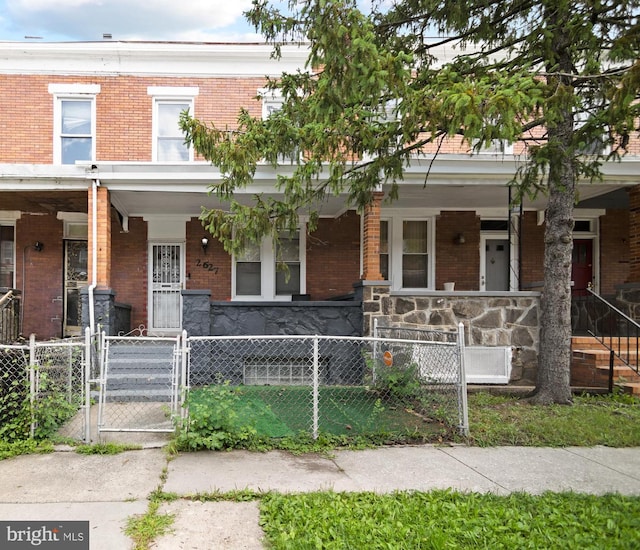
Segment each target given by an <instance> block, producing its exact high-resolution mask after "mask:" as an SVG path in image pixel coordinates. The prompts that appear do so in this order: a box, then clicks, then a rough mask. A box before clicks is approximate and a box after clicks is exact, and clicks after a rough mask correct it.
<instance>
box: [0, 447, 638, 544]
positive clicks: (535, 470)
mask: <svg viewBox="0 0 640 550" xmlns="http://www.w3.org/2000/svg"><path fill="white" fill-rule="evenodd" d="M165 468H166V475H165V476H163V472H164V471H165ZM163 477H164V479H163ZM0 479H1V480H2V481H1V483H0V520H4V521H18V520H22V521H28V520H61V521H64V520H88V521H89V522H90V528H91V548H92V549H93V550H102V549H126V548H130V547H131V541H130V540H129V539H128V538H127V537H126V536H125V535H124V534H123V532H122V529H123V527H124V526H125V525H126V520H127V518H128V517H129V516H131V515H133V514H143V513H145V511H146V510H147V505H148V502H147V497H148V496H149V495H150V494H151V493H152V492H153V491H154V490H155V489H157V488H160V489H162V490H163V491H165V492H169V493H176V494H177V495H178V496H181V497H186V496H192V495H195V494H201V493H217V492H227V491H233V490H240V489H249V490H252V491H256V492H267V491H279V492H304V491H320V490H332V491H337V492H342V491H376V492H391V491H396V490H418V491H428V490H431V489H444V488H452V489H455V490H459V491H475V492H492V493H496V494H508V493H510V492H513V491H526V492H529V493H535V494H537V493H541V492H544V491H577V492H584V493H592V494H605V493H608V492H618V493H620V494H625V495H640V448H632V449H612V448H607V447H593V448H582V447H571V448H536V447H498V448H484V449H483V448H477V447H466V446H463V445H459V446H458V445H456V446H432V445H424V446H406V447H389V448H381V449H372V450H363V451H337V452H335V453H334V454H333V455H332V456H331V457H324V456H318V455H302V456H294V455H291V454H289V453H285V452H281V451H272V452H268V453H251V452H246V451H231V452H199V453H186V454H180V455H179V456H177V457H175V458H173V459H172V460H168V458H167V456H166V453H165V451H164V450H162V449H145V450H140V451H129V452H125V453H121V454H118V455H113V456H100V455H90V456H82V455H78V454H76V453H73V452H55V453H52V454H47V455H29V456H19V457H15V458H12V459H8V460H4V461H0ZM160 511H161V512H163V513H172V514H175V521H174V525H173V529H174V531H173V533H171V534H169V535H166V536H164V537H162V538H161V539H160V540H158V541H157V543H156V544H155V545H154V548H158V549H167V550H168V549H180V548H190V549H205V548H206V549H212V548H220V549H233V548H262V547H263V546H262V543H261V537H262V532H261V530H260V528H259V525H258V519H259V512H258V503H256V502H248V503H247V502H245V503H242V502H240V503H237V502H199V501H191V500H184V499H178V500H175V501H173V502H170V503H164V504H163V505H162V506H161V510H160Z"/></svg>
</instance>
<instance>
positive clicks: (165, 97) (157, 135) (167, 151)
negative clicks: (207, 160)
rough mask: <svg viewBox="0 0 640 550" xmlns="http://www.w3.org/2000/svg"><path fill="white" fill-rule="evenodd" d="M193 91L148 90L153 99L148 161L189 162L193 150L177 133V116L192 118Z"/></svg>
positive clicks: (177, 88)
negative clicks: (184, 112)
mask: <svg viewBox="0 0 640 550" xmlns="http://www.w3.org/2000/svg"><path fill="white" fill-rule="evenodd" d="M198 92H199V89H198V88H197V87H164V86H150V87H149V88H147V93H148V94H149V95H150V96H153V130H152V132H153V145H152V158H153V160H154V161H156V162H187V161H190V160H193V149H192V148H191V147H189V146H188V145H187V143H185V140H184V133H183V132H182V130H181V129H180V125H179V121H180V114H181V113H182V112H183V111H189V112H190V113H191V114H193V111H194V98H195V97H196V96H197V95H198Z"/></svg>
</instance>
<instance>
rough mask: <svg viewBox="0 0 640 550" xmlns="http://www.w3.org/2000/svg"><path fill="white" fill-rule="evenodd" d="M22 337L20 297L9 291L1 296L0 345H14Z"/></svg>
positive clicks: (15, 292)
mask: <svg viewBox="0 0 640 550" xmlns="http://www.w3.org/2000/svg"><path fill="white" fill-rule="evenodd" d="M18 336H20V296H19V293H18V291H16V290H13V289H9V290H7V291H6V292H5V293H3V294H2V295H0V344H12V343H14V342H16V341H17V340H18Z"/></svg>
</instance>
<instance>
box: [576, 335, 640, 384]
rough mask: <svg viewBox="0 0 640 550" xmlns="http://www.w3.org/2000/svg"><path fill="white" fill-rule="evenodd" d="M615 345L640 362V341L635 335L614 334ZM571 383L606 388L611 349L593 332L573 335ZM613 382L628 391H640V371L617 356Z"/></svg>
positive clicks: (632, 359) (631, 360) (613, 342)
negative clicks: (590, 334) (616, 336)
mask: <svg viewBox="0 0 640 550" xmlns="http://www.w3.org/2000/svg"><path fill="white" fill-rule="evenodd" d="M612 347H613V348H614V349H616V350H617V349H620V350H621V354H622V355H623V356H625V357H629V359H630V363H632V364H637V362H636V358H637V354H638V350H639V349H640V345H639V344H638V343H637V341H636V339H635V338H614V339H613V341H612ZM571 352H572V353H571V355H572V362H571V385H572V386H578V387H583V388H606V387H608V385H609V361H610V353H609V350H608V349H607V348H606V347H605V346H603V345H602V344H601V343H600V342H598V340H596V339H595V338H593V337H592V336H573V337H572V339H571ZM613 382H614V384H615V385H616V386H618V387H620V388H622V389H623V391H625V392H627V393H632V394H634V395H640V375H638V374H637V373H636V372H635V371H634V370H633V369H631V368H629V367H628V366H626V365H625V364H624V362H622V361H621V360H620V359H619V358H617V357H615V358H614V363H613Z"/></svg>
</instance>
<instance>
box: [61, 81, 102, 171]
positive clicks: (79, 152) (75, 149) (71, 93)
mask: <svg viewBox="0 0 640 550" xmlns="http://www.w3.org/2000/svg"><path fill="white" fill-rule="evenodd" d="M49 93H51V94H53V97H54V108H53V116H54V124H53V132H54V143H53V157H54V162H55V163H56V164H75V163H76V162H88V161H93V160H95V157H96V95H97V94H98V93H100V86H99V85H97V84H50V85H49Z"/></svg>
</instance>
